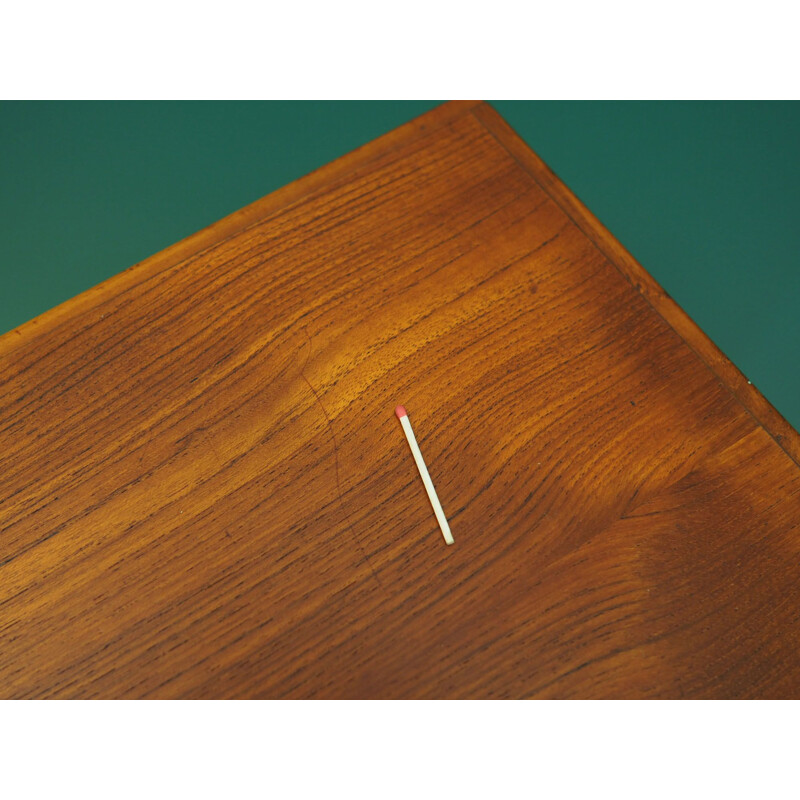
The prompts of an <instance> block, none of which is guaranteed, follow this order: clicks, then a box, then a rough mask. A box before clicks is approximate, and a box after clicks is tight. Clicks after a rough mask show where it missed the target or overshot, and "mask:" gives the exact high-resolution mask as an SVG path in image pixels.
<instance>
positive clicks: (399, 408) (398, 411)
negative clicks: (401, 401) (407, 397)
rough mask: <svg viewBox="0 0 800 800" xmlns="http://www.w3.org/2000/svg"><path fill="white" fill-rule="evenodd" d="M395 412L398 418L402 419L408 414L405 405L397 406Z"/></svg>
mask: <svg viewBox="0 0 800 800" xmlns="http://www.w3.org/2000/svg"><path fill="white" fill-rule="evenodd" d="M394 413H395V414H397V419H402V418H403V417H407V416H408V414H406V410H405V409H404V408H403V406H397V408H396V409H395V410H394Z"/></svg>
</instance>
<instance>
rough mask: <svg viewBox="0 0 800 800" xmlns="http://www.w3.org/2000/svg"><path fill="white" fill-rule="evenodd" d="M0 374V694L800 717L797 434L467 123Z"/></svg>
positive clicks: (544, 175)
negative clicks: (430, 489)
mask: <svg viewBox="0 0 800 800" xmlns="http://www.w3.org/2000/svg"><path fill="white" fill-rule="evenodd" d="M0 363H1V364H2V374H3V376H4V382H3V384H2V386H0V460H2V468H1V469H0V696H3V697H320V698H322V697H364V698H369V697H465V698H466V697H796V696H799V695H800V627H798V622H799V621H800V592H799V591H798V588H799V587H800V558H798V556H799V555H800V531H799V530H798V527H799V525H800V470H799V469H798V461H799V460H800V437H798V435H797V433H796V432H795V431H794V430H793V429H792V428H791V427H790V426H789V425H788V424H787V423H786V422H785V421H784V420H783V419H782V418H781V417H780V415H779V414H778V413H777V412H776V411H775V410H774V409H773V408H772V407H771V406H770V405H769V403H768V402H767V401H766V400H765V399H764V398H763V397H762V396H761V395H760V393H759V392H758V391H757V390H756V389H755V387H752V386H750V385H749V384H748V383H747V381H746V380H745V379H744V377H743V376H742V375H741V374H740V373H739V372H738V370H736V368H735V367H734V366H733V365H732V364H731V363H730V362H729V361H728V360H727V359H726V358H725V357H724V356H723V355H722V354H721V353H720V352H719V351H718V350H717V348H716V347H715V346H714V345H713V344H712V343H711V342H710V340H708V338H707V337H705V336H704V335H703V334H702V332H701V331H699V329H698V328H697V327H696V326H695V325H694V324H693V323H692V322H691V320H690V319H689V318H688V317H687V316H686V315H685V314H684V313H683V312H682V311H681V310H680V309H679V308H678V307H677V306H676V305H675V304H674V303H673V302H672V301H671V300H670V298H669V297H668V296H667V295H666V294H665V293H664V292H663V290H662V289H660V287H658V285H657V284H656V283H655V282H654V281H653V280H652V278H651V277H650V276H649V275H648V274H647V273H646V272H645V271H644V270H643V269H642V267H641V266H639V265H638V264H637V263H636V262H635V261H634V260H633V259H632V258H631V256H630V255H629V254H627V253H626V252H625V251H624V249H623V248H622V247H621V246H620V245H619V244H618V243H617V242H616V241H615V240H614V239H613V237H611V236H610V234H609V233H608V232H607V231H605V229H603V227H602V226H601V225H600V224H599V222H598V221H597V220H596V219H595V218H594V217H593V216H592V215H591V214H590V213H589V212H588V211H587V210H586V209H585V208H584V207H583V206H582V205H581V203H580V202H579V201H578V200H577V199H576V198H575V197H574V196H573V195H572V194H571V193H570V192H569V190H568V189H566V188H565V187H564V186H563V184H561V183H560V182H559V181H558V179H557V178H556V177H555V176H554V175H553V174H552V173H551V172H550V171H549V170H548V169H547V167H546V166H545V165H544V164H543V163H542V162H541V161H540V160H539V159H538V157H537V156H536V155H535V154H534V153H532V152H531V151H530V150H529V149H528V148H527V146H526V145H525V144H524V143H523V142H522V141H521V140H520V139H519V138H518V137H516V135H515V134H514V133H513V131H511V129H510V128H509V127H508V126H507V125H506V124H505V123H504V122H503V120H502V119H501V118H500V117H499V116H498V115H497V114H496V113H495V112H494V111H493V110H492V109H491V108H490V107H489V106H487V105H485V104H475V103H451V104H446V105H444V106H442V107H440V108H437V109H435V110H434V111H431V112H429V113H428V114H426V115H424V116H423V117H420V118H419V119H417V120H415V121H413V122H411V123H409V124H407V125H405V126H403V127H401V128H399V129H397V130H396V131H393V132H392V133H390V134H387V135H386V136H383V137H381V138H380V139H377V140H376V141H375V142H373V143H371V144H369V145H367V146H366V147H363V148H360V149H359V150H357V151H355V152H353V153H351V154H349V155H348V156H345V157H344V158H342V159H339V160H337V161H335V162H333V163H332V164H330V165H329V166H327V167H325V168H323V169H321V170H319V171H317V172H315V173H312V174H311V175H310V176H307V177H306V178H303V179H301V180H300V181H297V182H295V183H293V184H291V185H290V186H287V187H285V188H284V189H282V190H280V191H278V192H276V193H274V194H272V195H269V196H268V197H266V198H264V199H262V200H260V201H258V202H256V203H254V204H253V205H251V206H248V207H246V208H245V209H243V210H241V211H239V212H237V213H235V214H233V215H231V216H230V217H227V218H225V219H224V220H222V221H220V222H219V223H216V224H215V225H213V226H211V227H210V228H207V229H205V230H203V231H201V232H199V233H198V234H195V235H194V236H192V237H190V238H189V239H187V240H185V241H183V242H180V243H178V244H177V245H174V246H173V247H171V248H169V249H167V250H165V251H163V252H162V253H160V254H158V255H156V256H153V257H152V258H150V259H148V260H146V261H144V262H142V263H141V264H138V265H136V266H134V267H132V268H131V269H129V270H127V271H125V272H123V273H121V274H120V275H118V276H116V277H114V278H112V279H111V280H109V281H106V282H105V283H103V284H100V285H99V286H98V287H95V288H94V289H92V290H90V291H88V292H86V293H84V294H82V295H80V296H78V297H76V298H74V299H73V300H71V301H69V302H68V303H65V304H63V305H62V306H59V307H58V308H56V309H54V310H53V311H50V312H48V313H47V314H44V315H43V316H41V317H39V318H37V319H34V320H32V321H31V322H29V323H26V324H25V325H23V326H22V327H20V328H19V329H17V330H14V331H11V332H10V333H8V334H6V335H5V336H3V337H0ZM398 404H403V405H404V406H405V407H406V408H407V409H408V412H409V415H410V418H411V420H412V422H413V424H414V430H415V432H416V436H417V439H418V440H419V443H420V447H421V448H422V452H423V454H424V455H425V458H426V461H427V463H428V468H429V470H430V473H431V477H432V479H433V482H434V484H435V486H436V489H437V491H438V494H439V497H440V499H441V501H442V505H443V507H444V510H445V512H446V514H447V515H448V518H449V521H450V527H451V529H452V531H453V536H454V537H455V544H454V545H453V546H451V547H447V546H446V545H445V544H444V541H443V540H442V537H441V534H440V533H439V530H438V527H437V524H436V520H435V517H434V515H433V513H432V510H431V507H430V505H429V503H428V501H427V499H426V496H425V493H424V490H423V487H422V484H421V481H420V479H419V475H418V474H417V472H416V469H415V467H414V462H413V460H412V457H411V454H410V452H409V450H408V446H407V444H406V442H405V439H404V437H403V433H402V430H401V427H400V425H399V424H398V421H397V419H396V417H395V415H394V409H395V406H397V405H398Z"/></svg>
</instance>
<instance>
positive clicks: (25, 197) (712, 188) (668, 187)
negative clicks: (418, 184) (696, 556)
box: [0, 102, 800, 428]
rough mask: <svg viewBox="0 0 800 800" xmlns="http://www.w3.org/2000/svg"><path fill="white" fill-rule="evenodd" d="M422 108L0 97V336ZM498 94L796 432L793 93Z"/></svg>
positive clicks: (799, 264)
mask: <svg viewBox="0 0 800 800" xmlns="http://www.w3.org/2000/svg"><path fill="white" fill-rule="evenodd" d="M435 105H437V104H436V103H433V102H379V103H378V102H313V103H305V102H303V103H284V102H258V103H239V102H230V103H215V102H208V103H206V102H203V103H190V102H178V103H172V102H170V103H150V102H147V103H116V102H115V103H82V102H81V103H14V102H5V103H2V104H0V187H1V188H0V204H1V205H0V259H1V261H0V281H2V282H1V283H0V332H5V331H7V330H9V329H11V328H12V327H14V326H16V325H19V324H20V323H22V322H24V321H25V320H27V319H29V318H31V317H33V316H36V315H37V314H40V313H42V312H43V311H45V310H46V309H48V308H50V307H52V306H54V305H56V304H58V303H60V302H62V301H64V300H66V299H68V298H70V297H72V296H73V295H75V294H77V293H78V292H81V291H83V290H84V289H87V288H88V287H90V286H92V285H94V284H95V283H98V282H99V281H101V280H103V279H105V278H107V277H109V276H111V275H113V274H115V273H116V272H119V271H120V270H122V269H124V268H126V267H128V266H130V265H131V264H133V263H135V262H137V261H141V260H142V259H143V258H146V257H147V256H149V255H151V254H153V253H155V252H157V251H159V250H161V249H162V248H164V247H166V246H167V245H169V244H172V243H173V242H175V241H176V240H178V239H181V238H183V237H185V236H187V235H189V234H191V233H193V232H194V231H196V230H198V229H199V228H202V227H204V226H205V225H207V224H209V223H211V222H213V221H215V220H217V219H219V218H220V217H222V216H224V215H226V214H228V213H230V212H231V211H234V210H236V209H237V208H240V207H241V206H243V205H245V204H247V203H249V202H251V201H252V200H255V199H256V198H258V197H261V196H262V195H264V194H267V193H268V192H270V191H272V190H273V189H277V188H278V187H280V186H283V185H284V184H286V183H289V182H290V181H292V180H294V179H295V178H298V177H299V176H301V175H303V174H305V173H307V172H309V171H311V170H313V169H315V168H316V167H319V166H321V165H323V164H325V163H327V162H328V161H331V160H332V159H334V158H336V157H337V156H340V155H342V154H343V153H346V152H347V151H349V150H352V149H353V148H354V147H357V146H359V145H361V144H364V143H365V142H368V141H369V140H371V139H373V138H375V137H376V136H378V135H380V134H381V133H384V132H386V131H388V130H390V129H391V128H393V127H395V126H397V125H399V124H401V123H402V122H405V121H406V120H408V119H411V118H412V117H414V116H416V115H418V114H420V113H422V112H424V111H426V110H428V109H429V108H432V107H433V106H435ZM493 105H494V106H495V107H496V108H497V109H498V111H499V112H500V113H501V114H502V115H503V116H504V117H505V118H506V119H507V120H508V122H509V123H510V124H511V125H512V126H513V127H514V128H515V129H516V130H517V132H518V133H519V134H520V135H521V136H522V137H523V138H524V139H525V140H526V141H527V142H528V144H530V146H531V147H533V149H534V150H536V151H537V152H538V153H539V155H540V156H542V158H544V160H545V161H546V162H547V163H548V164H549V165H550V166H551V167H552V168H553V169H554V170H555V171H556V173H558V175H559V176H560V177H561V178H562V179H563V180H564V181H565V183H566V184H567V185H568V186H569V187H570V188H571V189H572V190H573V191H574V192H575V193H576V194H577V195H578V196H579V197H580V198H581V199H582V200H583V201H584V202H585V203H586V204H587V205H588V206H589V208H590V209H591V210H592V211H593V212H594V213H595V214H596V215H597V216H598V217H599V218H600V220H601V221H602V222H603V223H604V224H605V225H606V226H607V227H608V228H609V229H610V230H611V232H612V233H614V235H615V236H616V237H617V238H618V239H619V240H620V241H621V242H622V243H623V245H625V247H627V248H628V250H630V251H631V252H632V253H633V255H634V256H635V257H636V258H637V259H639V261H640V262H641V263H642V264H643V265H644V266H645V268H646V269H647V270H648V271H649V272H650V273H651V274H652V275H653V276H654V277H655V278H656V279H657V280H658V281H659V282H660V283H661V285H662V286H664V288H665V289H666V290H667V291H668V292H669V293H670V294H671V295H672V296H673V297H674V298H675V299H676V300H677V301H678V303H680V305H681V306H683V308H684V309H685V310H686V311H687V312H688V313H689V314H690V315H691V316H692V317H693V318H694V319H695V320H696V321H697V323H698V324H699V325H700V326H701V327H702V328H703V329H704V330H705V331H706V333H707V334H708V335H709V336H710V337H711V338H712V339H713V340H714V341H715V342H716V343H717V344H718V345H719V347H720V348H721V349H722V350H723V351H724V352H725V353H726V354H727V355H728V357H729V358H731V360H732V361H733V362H734V363H735V364H736V365H737V366H738V367H739V368H740V369H741V370H742V371H743V372H744V373H745V374H746V375H747V376H748V378H750V379H751V380H752V381H753V383H755V384H756V385H757V386H758V387H759V388H760V389H761V391H762V392H763V393H764V394H765V395H766V396H767V398H769V400H770V401H771V402H772V403H773V404H774V405H775V406H776V407H777V409H778V410H779V411H780V412H781V413H782V414H783V415H784V416H785V417H786V418H787V419H788V420H789V421H790V422H791V423H792V424H793V425H794V426H795V427H796V428H798V427H800V369H798V353H800V314H798V300H799V299H800V258H799V256H800V224H799V223H800V104H798V103H765V102H753V103H742V102H739V103H717V102H709V103H705V102H702V103H701V102H685V103H684V102H680V103H676V102H669V103H662V102H590V103H575V102H496V103H493Z"/></svg>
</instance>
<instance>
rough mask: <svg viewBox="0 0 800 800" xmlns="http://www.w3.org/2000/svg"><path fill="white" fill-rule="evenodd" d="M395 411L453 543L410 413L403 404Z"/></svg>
mask: <svg viewBox="0 0 800 800" xmlns="http://www.w3.org/2000/svg"><path fill="white" fill-rule="evenodd" d="M394 413H395V414H397V418H398V419H399V420H400V424H401V425H402V426H403V432H404V433H405V435H406V439H408V446H409V447H410V448H411V452H412V454H413V456H414V461H416V462H417V469H418V470H419V474H420V477H421V478H422V482H423V483H424V484H425V491H426V492H427V493H428V499H429V500H430V501H431V505H432V506H433V513H434V514H436V520H437V521H438V523H439V527H440V528H441V529H442V536H444V540H445V542H447V544H453V534H452V533H450V526H449V525H448V524H447V517H445V515H444V511H443V510H442V504H441V503H440V502H439V498H438V497H437V496H436V489H434V488H433V481H432V480H431V476H430V475H429V474H428V468H427V467H426V466H425V461H424V459H423V458H422V453H420V451H419V445H418V444H417V439H416V437H415V436H414V431H413V430H412V428H411V422H410V421H409V419H408V414H407V413H406V410H405V409H404V408H403V406H397V408H396V409H395V410H394Z"/></svg>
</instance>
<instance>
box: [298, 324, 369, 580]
mask: <svg viewBox="0 0 800 800" xmlns="http://www.w3.org/2000/svg"><path fill="white" fill-rule="evenodd" d="M303 333H304V334H305V335H306V339H307V340H308V349H307V350H306V359H305V362H304V363H303V367H302V369H301V370H300V377H301V378H302V379H303V380H304V381H305V382H306V385H307V386H308V388H309V389H310V390H311V393H312V394H313V395H314V398H315V399H316V401H317V403H318V404H319V407H320V408H321V409H322V413H323V414H324V415H325V420H326V422H327V423H328V430H329V431H330V432H331V438H332V439H333V458H334V465H335V468H336V492H337V495H338V497H339V507H340V508H341V509H342V514H344V518H345V522H346V523H347V527H348V529H349V530H350V534H351V536H352V537H353V541H354V542H355V543H356V546H357V547H358V549H359V550H360V551H361V555H362V556H364V559H363V560H364V561H365V562H366V563H367V564H368V566H369V568H370V571H371V572H372V577H373V578H375V580H376V581H377V582H378V585H379V586H383V584H382V583H381V579H380V578H379V577H378V573H377V572H375V567H373V566H372V562H371V561H370V560H369V556H368V555H367V552H366V550H364V547H363V545H362V544H361V541H360V539H359V538H358V536H357V535H356V532H355V530H354V528H353V524H352V523H351V522H350V520H349V518H348V514H347V511H345V508H344V502H343V501H342V484H341V481H340V480H339V444H338V442H337V441H336V431H335V430H334V428H333V423H332V422H331V418H330V417H329V416H328V412H327V411H326V410H325V406H324V405H323V403H322V400H320V397H319V395H318V394H317V390H316V389H315V388H314V387H313V386H312V385H311V381H310V380H309V379H308V378H307V377H306V367H307V366H308V359H309V356H310V355H311V347H312V345H311V336H309V334H308V331H307V330H306V329H305V327H304V328H303ZM362 563H363V562H362Z"/></svg>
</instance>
